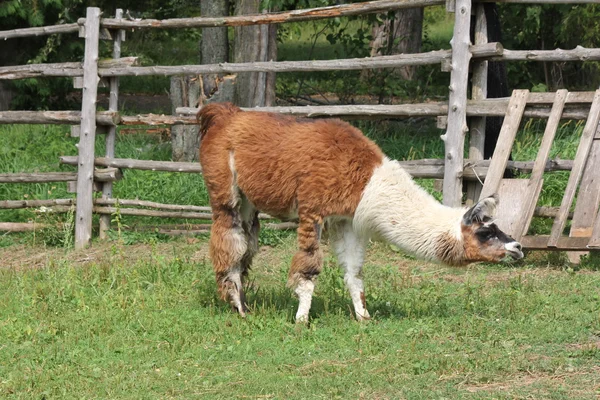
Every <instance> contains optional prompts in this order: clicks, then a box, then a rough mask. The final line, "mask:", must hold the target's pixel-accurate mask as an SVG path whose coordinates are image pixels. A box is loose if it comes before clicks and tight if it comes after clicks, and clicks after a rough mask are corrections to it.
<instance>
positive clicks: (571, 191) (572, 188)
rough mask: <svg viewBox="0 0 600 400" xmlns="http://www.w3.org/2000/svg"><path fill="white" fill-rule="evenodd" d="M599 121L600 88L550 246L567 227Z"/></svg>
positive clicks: (576, 157)
mask: <svg viewBox="0 0 600 400" xmlns="http://www.w3.org/2000/svg"><path fill="white" fill-rule="evenodd" d="M599 121H600V89H599V90H596V94H595V96H594V101H593V102H592V107H591V109H590V114H589V117H588V120H587V122H586V124H585V127H584V128H583V133H582V134H581V139H580V142H579V147H578V148H577V154H576V155H575V160H574V162H573V169H572V170H571V174H570V175H569V182H568V183H567V188H566V189H565V195H564V197H563V200H562V203H561V205H560V212H559V214H558V215H557V216H556V218H555V219H554V224H553V225H552V231H551V233H550V240H549V241H548V246H550V247H553V246H556V245H557V243H558V239H559V238H560V236H561V235H562V232H563V229H564V228H565V223H566V222H567V214H568V212H569V208H570V207H571V203H572V202H573V198H574V197H575V192H576V191H577V186H578V185H579V181H580V180H581V175H582V173H583V169H584V167H585V163H586V161H587V158H588V154H589V152H590V149H591V147H592V142H593V140H594V135H595V134H596V130H597V129H598V122H599Z"/></svg>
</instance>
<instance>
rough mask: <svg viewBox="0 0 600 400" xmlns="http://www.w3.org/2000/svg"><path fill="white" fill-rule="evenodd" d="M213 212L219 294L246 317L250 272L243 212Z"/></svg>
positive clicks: (212, 252)
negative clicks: (246, 276)
mask: <svg viewBox="0 0 600 400" xmlns="http://www.w3.org/2000/svg"><path fill="white" fill-rule="evenodd" d="M213 213H214V214H213V215H214V217H213V225H212V229H211V235H210V257H211V259H212V263H213V268H214V271H215V275H216V278H217V286H218V289H219V294H220V295H221V298H222V299H223V300H226V301H229V303H230V304H231V306H232V307H233V308H234V309H235V310H236V311H237V312H239V313H240V315H241V316H242V317H244V316H245V315H246V311H247V307H246V298H245V295H244V287H243V276H244V274H246V273H247V271H246V266H245V265H244V264H245V263H244V256H245V255H246V253H247V251H248V239H247V236H246V234H245V232H244V229H243V226H242V219H241V214H240V210H239V207H238V208H221V209H216V210H215V209H213Z"/></svg>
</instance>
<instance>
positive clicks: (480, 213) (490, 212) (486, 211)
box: [463, 194, 498, 225]
mask: <svg viewBox="0 0 600 400" xmlns="http://www.w3.org/2000/svg"><path fill="white" fill-rule="evenodd" d="M497 206H498V195H497V194H494V195H493V196H490V197H486V198H485V199H483V200H480V201H479V203H477V204H475V205H474V206H473V207H471V208H470V209H469V211H467V212H466V213H465V215H464V216H463V224H465V225H471V224H472V223H474V222H478V223H485V222H490V221H491V220H492V219H493V218H494V215H496V207H497Z"/></svg>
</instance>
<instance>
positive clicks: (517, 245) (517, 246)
mask: <svg viewBox="0 0 600 400" xmlns="http://www.w3.org/2000/svg"><path fill="white" fill-rule="evenodd" d="M515 247H516V248H517V249H518V250H519V251H521V250H523V246H521V243H518V242H517V244H515Z"/></svg>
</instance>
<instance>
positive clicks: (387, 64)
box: [99, 43, 504, 77]
mask: <svg viewBox="0 0 600 400" xmlns="http://www.w3.org/2000/svg"><path fill="white" fill-rule="evenodd" d="M469 49H470V51H471V52H472V53H473V57H475V58H490V57H493V56H495V55H498V54H502V52H503V51H504V49H503V48H502V45H501V44H500V43H486V44H482V45H476V46H469ZM451 56H452V53H451V51H450V50H435V51H430V52H427V53H416V54H397V55H391V56H378V57H365V58H350V59H339V60H313V61H258V62H249V63H220V64H201V65H173V66H151V67H116V68H100V70H99V74H100V76H102V77H112V76H131V75H134V76H145V75H164V76H173V75H200V74H216V73H219V74H235V73H239V72H298V71H305V72H308V71H340V70H361V69H379V68H397V67H401V66H405V65H428V64H438V63H441V62H442V61H444V60H449V59H450V58H451Z"/></svg>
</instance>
